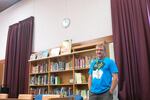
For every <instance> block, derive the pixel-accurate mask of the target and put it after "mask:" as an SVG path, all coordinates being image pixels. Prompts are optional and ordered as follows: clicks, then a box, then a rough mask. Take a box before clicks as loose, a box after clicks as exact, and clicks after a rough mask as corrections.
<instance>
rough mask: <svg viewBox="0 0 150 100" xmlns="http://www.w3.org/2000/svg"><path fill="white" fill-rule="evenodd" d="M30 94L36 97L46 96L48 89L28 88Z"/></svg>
mask: <svg viewBox="0 0 150 100" xmlns="http://www.w3.org/2000/svg"><path fill="white" fill-rule="evenodd" d="M30 93H32V94H34V95H37V94H47V93H48V88H47V87H39V88H34V87H32V88H30Z"/></svg>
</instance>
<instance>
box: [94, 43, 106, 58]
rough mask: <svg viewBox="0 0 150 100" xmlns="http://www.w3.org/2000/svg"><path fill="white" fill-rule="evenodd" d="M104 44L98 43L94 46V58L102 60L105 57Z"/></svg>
mask: <svg viewBox="0 0 150 100" xmlns="http://www.w3.org/2000/svg"><path fill="white" fill-rule="evenodd" d="M105 45H106V44H105V43H104V42H102V43H99V44H97V45H96V56H97V57H98V58H99V59H103V58H104V57H105V56H106V47H105Z"/></svg>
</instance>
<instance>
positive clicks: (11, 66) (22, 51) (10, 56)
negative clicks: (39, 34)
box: [4, 17, 34, 97]
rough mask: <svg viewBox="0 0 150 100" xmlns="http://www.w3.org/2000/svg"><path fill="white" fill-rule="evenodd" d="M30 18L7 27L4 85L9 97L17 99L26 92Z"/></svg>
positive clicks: (30, 44)
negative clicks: (7, 89)
mask: <svg viewBox="0 0 150 100" xmlns="http://www.w3.org/2000/svg"><path fill="white" fill-rule="evenodd" d="M33 21H34V18H33V17H30V18H27V19H25V20H23V21H20V22H19V23H17V24H15V25H12V26H10V27H9V31H8V38H7V47H6V57H5V60H6V62H5V65H6V66H5V79H4V85H5V86H6V87H8V88H9V97H17V96H18V94H20V93H27V90H28V75H29V73H28V71H29V66H28V59H29V57H30V54H31V52H32V37H33V23H34V22H33Z"/></svg>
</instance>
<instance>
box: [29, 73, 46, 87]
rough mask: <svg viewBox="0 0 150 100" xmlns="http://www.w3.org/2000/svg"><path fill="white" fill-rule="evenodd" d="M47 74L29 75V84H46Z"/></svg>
mask: <svg viewBox="0 0 150 100" xmlns="http://www.w3.org/2000/svg"><path fill="white" fill-rule="evenodd" d="M47 84H48V75H37V76H31V77H30V85H47Z"/></svg>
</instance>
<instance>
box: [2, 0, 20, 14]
mask: <svg viewBox="0 0 150 100" xmlns="http://www.w3.org/2000/svg"><path fill="white" fill-rule="evenodd" d="M19 1H21V0H0V12H2V11H4V10H5V9H7V8H9V7H10V6H12V5H13V4H15V3H17V2H19Z"/></svg>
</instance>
